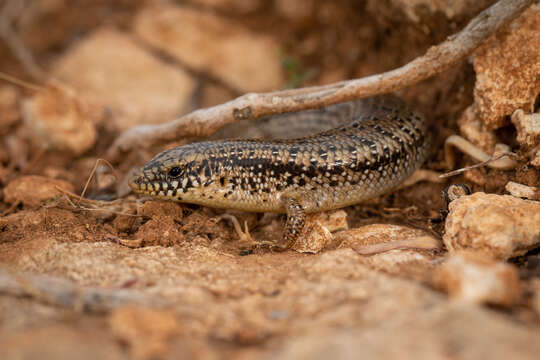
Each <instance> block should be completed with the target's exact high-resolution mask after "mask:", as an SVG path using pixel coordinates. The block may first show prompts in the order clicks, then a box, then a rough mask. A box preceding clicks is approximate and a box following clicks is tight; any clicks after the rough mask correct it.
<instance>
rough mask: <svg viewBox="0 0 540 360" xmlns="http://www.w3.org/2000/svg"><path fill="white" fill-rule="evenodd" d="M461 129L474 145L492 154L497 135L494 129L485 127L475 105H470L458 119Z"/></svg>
mask: <svg viewBox="0 0 540 360" xmlns="http://www.w3.org/2000/svg"><path fill="white" fill-rule="evenodd" d="M458 126H459V131H460V132H461V133H462V134H463V135H464V136H465V137H466V138H467V140H469V141H470V142H472V143H473V144H474V145H476V146H478V147H480V148H481V149H482V150H484V151H485V152H486V153H488V154H491V153H493V150H494V149H495V144H496V143H497V137H496V136H495V133H494V132H493V131H488V130H486V129H484V128H483V126H482V123H481V122H480V121H479V120H478V118H477V116H476V114H475V112H474V106H472V105H471V106H469V107H468V108H467V109H465V111H464V112H463V114H462V115H461V117H460V118H459V119H458Z"/></svg>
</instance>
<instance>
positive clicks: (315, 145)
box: [129, 96, 430, 248]
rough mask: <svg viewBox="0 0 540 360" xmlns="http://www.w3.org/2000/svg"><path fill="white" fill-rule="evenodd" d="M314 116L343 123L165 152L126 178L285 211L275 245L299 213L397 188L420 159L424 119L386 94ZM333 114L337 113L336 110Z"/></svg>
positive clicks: (148, 187) (221, 203) (164, 190)
mask: <svg viewBox="0 0 540 360" xmlns="http://www.w3.org/2000/svg"><path fill="white" fill-rule="evenodd" d="M368 101H369V107H368V108H369V111H368V112H366V111H365V109H366V104H365V100H364V101H353V102H348V103H345V104H342V105H341V106H342V107H341V108H339V107H337V108H336V106H333V107H331V108H328V111H327V112H325V110H324V109H322V110H318V111H317V112H313V114H317V116H318V118H317V121H320V120H321V119H320V117H324V116H331V117H335V116H340V117H342V118H343V119H342V120H343V121H342V123H343V125H341V126H338V127H336V128H333V129H331V130H328V131H324V132H321V133H318V134H315V135H312V136H307V137H303V138H298V139H292V140H273V141H262V140H218V141H207V142H199V143H192V144H189V145H184V146H180V147H177V148H174V149H171V150H166V151H164V152H162V153H160V154H158V155H157V156H156V157H155V158H154V159H152V160H151V161H150V162H149V163H148V164H146V165H145V166H144V167H143V168H142V169H141V170H140V171H139V172H138V173H137V174H135V175H134V176H133V177H132V178H131V179H130V181H129V184H130V186H131V187H132V188H133V190H134V191H136V192H138V193H142V194H146V195H152V196H156V197H158V198H162V199H170V200H176V201H181V202H188V203H194V204H200V205H205V206H211V207H218V208H231V209H239V210H245V211H254V212H278V213H287V214H288V220H287V226H286V229H285V234H284V236H283V240H282V241H281V242H280V247H282V248H287V247H289V246H290V245H292V244H293V243H294V241H295V239H296V237H297V236H298V234H299V232H300V231H301V228H302V227H303V224H304V217H305V214H306V213H312V212H318V211H325V210H330V209H335V208H341V207H344V206H348V205H352V204H356V203H359V202H361V201H363V200H367V199H369V198H372V197H375V196H377V195H380V194H383V193H385V192H387V191H389V190H391V189H392V188H394V187H396V186H397V185H399V184H400V183H401V182H402V181H403V180H405V179H406V178H407V177H408V176H410V175H411V173H412V172H413V171H414V170H415V169H417V168H418V167H419V166H420V165H421V164H422V163H423V162H424V160H425V159H426V157H427V155H428V151H429V145H430V140H429V136H428V133H427V128H426V124H425V121H424V117H423V116H422V115H421V114H420V113H418V112H417V111H415V110H413V109H411V108H410V107H408V106H407V105H406V104H405V103H403V102H402V101H401V100H399V99H397V98H394V97H391V96H381V97H376V98H372V99H369V100H368ZM336 109H338V110H339V109H343V110H342V111H341V112H340V111H336Z"/></svg>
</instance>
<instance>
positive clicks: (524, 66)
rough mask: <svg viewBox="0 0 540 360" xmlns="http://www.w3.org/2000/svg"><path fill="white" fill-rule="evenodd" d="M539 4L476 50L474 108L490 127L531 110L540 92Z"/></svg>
mask: <svg viewBox="0 0 540 360" xmlns="http://www.w3.org/2000/svg"><path fill="white" fill-rule="evenodd" d="M538 29H540V5H533V6H531V7H530V8H529V9H528V10H527V11H525V12H524V13H523V14H522V15H521V16H520V17H519V18H517V19H516V20H514V21H513V22H512V23H511V24H510V25H509V26H507V27H506V28H505V29H504V30H502V31H498V32H497V33H496V34H494V35H492V36H491V37H490V38H489V39H488V40H486V41H485V42H484V43H483V45H482V46H481V47H480V48H479V49H478V50H476V51H475V53H474V61H473V65H474V70H475V71H476V85H475V89H474V102H475V111H476V113H477V115H478V116H479V118H480V120H481V121H482V122H483V123H484V125H485V126H486V127H487V128H488V129H496V128H499V127H501V126H503V125H505V123H506V120H505V119H506V116H509V115H512V113H513V112H514V110H516V109H520V108H521V109H524V110H528V109H530V108H531V105H532V104H534V101H535V99H536V97H537V96H538V93H540V76H538V74H539V73H540V61H539V60H538V59H540V31H538Z"/></svg>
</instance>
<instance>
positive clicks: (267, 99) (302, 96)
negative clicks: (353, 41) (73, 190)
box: [106, 0, 534, 163]
mask: <svg viewBox="0 0 540 360" xmlns="http://www.w3.org/2000/svg"><path fill="white" fill-rule="evenodd" d="M533 1H534V0H500V1H498V2H497V3H495V4H494V5H492V6H491V7H489V8H487V9H486V10H484V11H482V12H481V13H480V14H479V15H478V16H476V17H475V18H474V19H472V20H471V21H470V22H469V24H468V25H467V26H466V27H465V28H464V29H463V30H462V31H460V32H459V33H457V34H455V35H453V36H450V37H449V38H448V39H447V40H446V41H444V42H443V43H441V44H439V45H437V46H433V47H431V48H430V49H429V50H428V51H427V52H426V54H424V55H423V56H420V57H418V58H416V59H415V60H413V61H411V62H410V63H408V64H406V65H404V66H402V67H400V68H397V69H394V70H391V71H388V72H385V73H382V74H377V75H372V76H368V77H365V78H361V79H356V80H348V81H342V82H338V83H334V84H329V85H325V86H313V87H306V88H301V89H293V90H285V91H276V92H270V93H262V94H246V95H243V96H240V97H238V98H236V99H235V100H232V101H229V102H227V103H225V104H221V105H218V106H215V107H211V108H208V109H201V110H197V111H194V112H192V113H190V114H188V115H185V116H182V117H181V118H178V119H176V120H174V121H171V122H169V123H165V124H159V125H145V126H136V127H134V128H132V129H130V130H128V131H126V132H124V133H123V134H122V135H121V136H120V137H118V139H117V140H116V141H115V142H114V144H113V145H112V146H111V147H110V148H109V150H108V151H107V154H106V157H107V158H108V159H109V160H110V161H111V162H113V163H114V162H119V161H120V160H121V158H122V155H123V154H124V153H125V152H127V151H131V150H133V149H141V148H147V147H150V146H151V145H153V144H157V143H160V142H161V143H163V142H171V141H174V140H178V139H181V138H185V137H203V136H209V135H211V134H213V133H214V132H216V131H217V130H218V129H220V128H222V127H223V126H225V125H228V124H231V123H234V122H237V121H240V120H244V119H255V118H257V117H260V116H262V115H275V114H282V113H285V112H293V111H299V110H304V109H310V108H317V107H323V106H327V105H331V104H336V103H339V102H344V101H349V100H353V99H360V98H365V97H369V96H374V95H378V94H384V93H389V92H392V91H396V90H399V89H402V88H405V87H407V86H411V85H413V84H416V83H418V82H420V81H422V80H425V79H427V78H429V77H431V76H433V75H436V74H438V73H440V72H442V71H444V70H446V69H448V68H450V67H451V66H452V65H454V64H456V63H457V62H458V61H460V60H461V59H463V58H464V57H466V56H467V55H469V54H470V53H471V52H472V51H473V50H474V49H476V48H477V47H478V46H479V45H480V44H481V43H482V42H483V41H484V40H485V39H486V38H488V37H489V36H490V35H491V34H493V33H494V32H495V31H496V30H497V29H499V28H500V27H501V26H503V25H505V24H507V23H508V22H509V21H511V20H513V19H514V18H515V17H517V16H518V15H519V14H520V13H522V12H523V11H524V10H525V9H526V8H527V7H528V6H529V5H531V4H532V3H533Z"/></svg>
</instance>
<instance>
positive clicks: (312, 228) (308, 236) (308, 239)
mask: <svg viewBox="0 0 540 360" xmlns="http://www.w3.org/2000/svg"><path fill="white" fill-rule="evenodd" d="M332 240H334V237H333V235H332V233H331V232H330V231H329V230H328V229H327V228H326V227H324V226H323V225H322V224H321V223H320V222H318V221H314V222H309V223H307V224H306V226H305V227H304V230H303V231H302V235H301V236H300V237H299V238H298V240H296V242H295V243H294V245H293V246H292V248H293V250H295V251H298V252H300V253H311V254H316V253H318V252H320V251H321V250H322V249H324V248H325V247H326V246H327V245H328V244H330V243H331V242H332Z"/></svg>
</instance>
